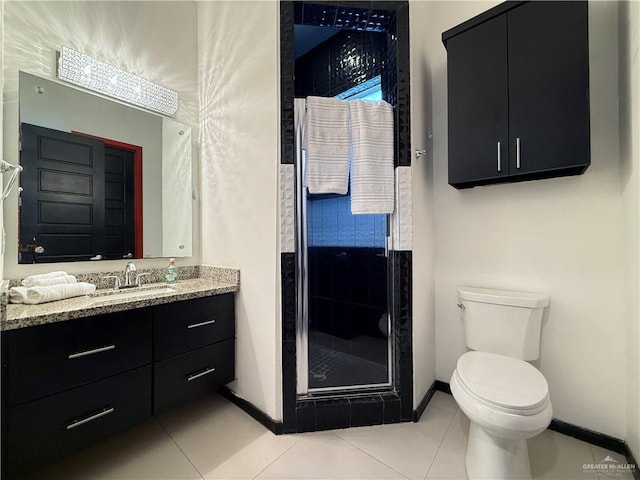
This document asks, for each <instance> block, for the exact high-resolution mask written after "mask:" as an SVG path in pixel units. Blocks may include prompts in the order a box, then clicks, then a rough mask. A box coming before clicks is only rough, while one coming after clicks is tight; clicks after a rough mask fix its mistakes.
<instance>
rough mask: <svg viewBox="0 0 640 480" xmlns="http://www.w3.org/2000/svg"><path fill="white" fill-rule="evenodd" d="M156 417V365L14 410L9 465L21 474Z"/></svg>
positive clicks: (10, 414)
mask: <svg viewBox="0 0 640 480" xmlns="http://www.w3.org/2000/svg"><path fill="white" fill-rule="evenodd" d="M150 416H151V366H146V367H142V368H139V369H136V370H131V371H128V372H125V373H122V374H120V375H116V376H113V377H109V378H106V379H104V380H100V381H98V382H94V383H90V384H88V385H85V386H82V387H78V388H73V389H71V390H67V391H65V392H62V393H59V394H56V395H51V396H49V397H45V398H41V399H39V400H36V401H33V402H29V403H25V404H23V405H20V406H17V407H14V408H11V409H9V411H8V413H7V415H6V426H5V428H6V429H7V432H8V433H7V435H8V440H7V441H6V444H5V445H3V447H4V448H6V459H7V463H8V465H3V469H6V470H5V471H7V472H8V475H7V477H8V478H16V477H18V476H19V475H20V474H22V473H25V472H28V471H30V470H33V469H35V468H39V467H41V466H44V465H46V464H47V463H49V462H52V461H53V460H56V459H58V458H60V457H62V456H65V455H68V454H70V453H71V452H74V451H76V450H79V449H80V448H83V447H85V446H87V445H89V444H91V443H93V442H96V441H98V440H100V439H102V438H105V437H107V436H108V435H111V434H113V433H115V432H118V431H122V430H125V429H127V428H129V427H132V426H133V425H135V424H137V423H139V422H142V421H144V420H146V419H147V418H149V417H150ZM4 421H5V420H4V419H3V422H4Z"/></svg>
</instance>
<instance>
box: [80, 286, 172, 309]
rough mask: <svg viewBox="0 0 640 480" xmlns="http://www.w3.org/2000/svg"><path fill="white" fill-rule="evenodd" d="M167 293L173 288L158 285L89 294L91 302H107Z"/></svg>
mask: <svg viewBox="0 0 640 480" xmlns="http://www.w3.org/2000/svg"><path fill="white" fill-rule="evenodd" d="M168 293H175V290H174V289H173V288H169V287H158V288H147V289H144V290H136V291H129V292H127V291H124V292H118V293H111V292H108V293H100V294H97V295H96V294H93V295H91V296H90V297H91V303H92V304H94V305H95V304H97V303H107V302H114V301H121V300H139V299H143V298H148V297H157V296H160V295H166V294H168Z"/></svg>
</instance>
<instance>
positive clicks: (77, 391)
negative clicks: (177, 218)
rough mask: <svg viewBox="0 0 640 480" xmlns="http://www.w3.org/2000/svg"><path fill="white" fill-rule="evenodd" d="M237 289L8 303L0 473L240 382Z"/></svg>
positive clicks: (191, 283)
mask: <svg viewBox="0 0 640 480" xmlns="http://www.w3.org/2000/svg"><path fill="white" fill-rule="evenodd" d="M237 289H238V285H237V283H235V284H234V283H233V282H215V281H211V280H204V279H191V280H184V281H181V282H179V283H178V284H176V285H175V286H173V285H172V286H171V290H169V289H166V288H165V289H164V290H162V293H160V294H158V295H157V296H153V297H150V296H142V297H136V296H135V294H134V295H132V296H129V297H128V298H127V296H126V295H125V296H124V298H123V297H122V295H120V296H119V295H118V294H115V295H113V297H112V298H113V299H112V300H111V299H109V297H108V296H105V297H86V296H85V297H77V298H74V299H68V300H63V301H60V302H53V303H50V304H43V305H35V306H34V305H29V306H27V305H10V306H9V307H8V310H7V319H6V321H4V322H3V324H2V329H3V331H2V356H3V358H2V388H3V391H2V399H3V405H2V440H3V448H2V452H3V458H2V469H3V478H15V477H16V476H19V475H21V474H22V473H25V472H27V471H29V470H33V469H37V468H38V467H41V466H44V465H46V464H47V463H50V462H52V461H54V460H56V459H58V458H60V457H63V456H65V455H67V454H69V453H71V452H73V451H75V450H78V449H80V448H83V447H85V446H87V445H89V444H91V443H92V442H95V441H98V440H100V439H102V438H104V437H106V436H108V435H110V434H112V433H115V432H118V431H121V430H124V429H127V428H129V427H132V426H134V425H135V424H137V423H140V422H143V421H145V420H146V419H148V418H150V417H151V416H152V415H155V414H158V413H160V412H162V411H165V410H167V409H168V408H170V407H172V406H175V405H178V404H180V403H183V402H186V401H188V400H189V399H191V398H194V397H195V396H197V395H199V394H201V393H203V392H207V391H215V389H216V388H217V387H219V386H221V385H224V384H226V383H228V382H230V381H232V380H234V378H235V377H234V375H235V370H234V365H235V358H234V357H235V348H234V344H235V339H234V337H235V319H234V316H235V314H234V311H235V310H234V293H233V292H235V291H237ZM142 292H143V293H144V289H142ZM96 298H97V300H96Z"/></svg>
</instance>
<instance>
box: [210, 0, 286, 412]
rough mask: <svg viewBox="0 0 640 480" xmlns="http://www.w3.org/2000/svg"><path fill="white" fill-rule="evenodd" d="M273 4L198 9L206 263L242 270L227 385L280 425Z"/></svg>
mask: <svg viewBox="0 0 640 480" xmlns="http://www.w3.org/2000/svg"><path fill="white" fill-rule="evenodd" d="M279 24H280V15H279V8H278V3H277V2H260V1H247V2H238V1H235V2H234V1H219V2H199V3H198V48H199V69H200V101H201V108H202V111H201V140H200V145H201V159H202V177H201V178H202V238H203V244H202V261H203V263H205V264H214V265H227V266H233V267H238V268H240V271H241V272H242V273H241V286H240V291H239V293H238V294H237V296H236V325H237V340H236V349H237V353H236V377H237V378H238V380H237V381H236V382H235V383H234V384H232V385H231V388H232V389H233V390H234V391H235V392H236V393H237V394H239V395H240V396H242V397H244V398H246V399H247V400H249V401H250V402H251V403H253V404H254V405H255V406H256V407H258V408H259V409H260V410H262V411H264V412H266V413H267V414H268V415H269V416H270V417H272V418H274V419H277V420H279V419H281V418H282V413H281V407H280V402H281V399H280V397H281V388H280V377H281V375H282V372H281V367H280V324H281V321H280V310H279V309H280V293H279V292H280V290H279V285H280V271H279V263H280V260H279V255H278V238H279V233H278V225H279V216H278V204H279V199H278V165H279V162H280V156H279V144H280V135H279V111H280V100H279V90H278V89H279V81H280V70H279V37H278V32H279V30H280V28H279Z"/></svg>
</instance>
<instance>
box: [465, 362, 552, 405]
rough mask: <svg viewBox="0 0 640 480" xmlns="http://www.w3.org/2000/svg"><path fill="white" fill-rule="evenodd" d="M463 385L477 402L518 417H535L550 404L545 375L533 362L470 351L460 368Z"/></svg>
mask: <svg viewBox="0 0 640 480" xmlns="http://www.w3.org/2000/svg"><path fill="white" fill-rule="evenodd" d="M456 372H457V374H458V379H459V380H460V386H461V387H462V388H463V389H464V390H465V391H466V392H467V393H468V394H469V395H470V396H472V397H474V398H475V399H476V400H478V401H480V402H482V403H483V404H485V405H487V406H489V407H490V408H493V409H495V410H498V411H501V412H504V413H509V414H514V415H523V416H529V415H535V414H537V413H540V412H541V411H543V410H544V409H545V408H546V407H547V405H548V404H549V403H550V402H549V386H548V384H547V381H546V379H545V378H544V376H543V375H542V374H541V373H540V372H539V371H538V370H537V369H536V368H535V367H534V366H533V365H530V364H529V363H527V362H525V361H523V360H519V359H517V358H512V357H506V356H504V355H498V354H495V353H487V352H475V351H472V352H467V353H465V354H464V355H462V356H461V357H460V358H459V359H458V363H457V366H456Z"/></svg>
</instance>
